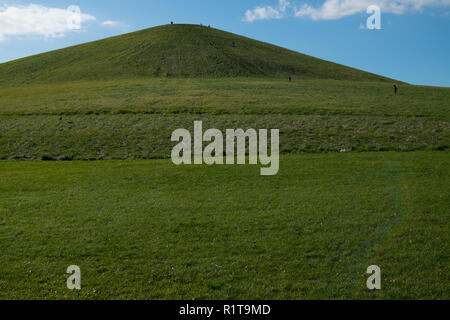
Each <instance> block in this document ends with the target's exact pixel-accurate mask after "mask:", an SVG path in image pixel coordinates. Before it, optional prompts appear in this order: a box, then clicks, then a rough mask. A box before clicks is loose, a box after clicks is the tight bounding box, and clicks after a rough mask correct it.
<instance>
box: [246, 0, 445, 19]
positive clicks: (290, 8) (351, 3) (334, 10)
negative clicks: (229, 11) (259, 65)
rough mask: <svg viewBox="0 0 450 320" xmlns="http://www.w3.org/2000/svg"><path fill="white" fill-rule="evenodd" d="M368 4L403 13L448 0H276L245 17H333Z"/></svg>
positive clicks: (355, 11) (345, 15) (344, 15)
mask: <svg viewBox="0 0 450 320" xmlns="http://www.w3.org/2000/svg"><path fill="white" fill-rule="evenodd" d="M370 5H377V6H379V7H380V8H381V11H382V12H383V13H393V14H405V13H408V12H417V11H419V12H420V11H422V10H423V9H424V8H426V7H447V6H450V0H325V1H324V2H323V4H322V5H320V6H318V7H314V6H311V5H309V4H303V5H301V6H300V7H299V8H297V7H296V6H295V5H293V4H291V3H289V2H286V1H285V0H280V3H279V6H278V7H277V8H276V9H274V8H272V7H271V6H265V7H258V8H255V9H254V10H247V12H246V19H245V20H246V21H249V22H253V21H255V20H258V19H274V18H276V19H281V18H283V17H286V16H295V17H309V18H311V19H313V20H337V19H341V18H343V17H347V16H351V15H354V14H358V13H363V12H365V11H366V9H367V8H368V7H369V6H370ZM268 13H271V14H268Z"/></svg>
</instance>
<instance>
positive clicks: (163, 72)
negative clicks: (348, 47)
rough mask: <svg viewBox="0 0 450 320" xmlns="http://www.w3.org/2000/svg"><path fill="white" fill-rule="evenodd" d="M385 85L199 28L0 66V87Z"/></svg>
mask: <svg viewBox="0 0 450 320" xmlns="http://www.w3.org/2000/svg"><path fill="white" fill-rule="evenodd" d="M289 75H292V76H294V77H296V78H308V79H311V78H313V79H338V80H358V81H360V80H365V81H386V80H387V79H386V78H384V77H381V76H378V75H374V74H370V73H366V72H363V71H360V70H356V69H352V68H349V67H345V66H342V65H338V64H334V63H331V62H328V61H324V60H320V59H316V58H313V57H310V56H306V55H303V54H300V53H297V52H294V51H290V50H287V49H284V48H280V47H277V46H274V45H271V44H267V43H263V42H260V41H256V40H252V39H249V38H245V37H242V36H238V35H235V34H232V33H228V32H224V31H220V30H217V29H213V28H208V27H203V26H199V25H165V26H160V27H155V28H150V29H146V30H142V31H138V32H134V33H130V34H125V35H121V36H117V37H112V38H108V39H104V40H100V41H95V42H91V43H86V44H82V45H78V46H74V47H70V48H65V49H62V50H57V51H53V52H48V53H43V54H39V55H36V56H32V57H28V58H24V59H19V60H16V61H11V62H8V63H5V64H1V65H0V85H20V84H25V83H43V82H44V83H45V82H55V81H73V80H111V79H117V78H121V79H122V78H130V77H131V78H135V77H215V78H220V77H288V76H289Z"/></svg>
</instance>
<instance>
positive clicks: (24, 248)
mask: <svg viewBox="0 0 450 320" xmlns="http://www.w3.org/2000/svg"><path fill="white" fill-rule="evenodd" d="M448 176H449V166H448V155H447V154H446V153H440V152H415V153H365V154H329V155H323V154H321V155H295V156H293V155H291V156H283V157H282V158H281V170H280V173H279V175H278V176H274V177H261V176H260V175H259V169H258V168H257V167H256V166H213V167H204V166H194V167H193V166H188V167H175V166H174V165H173V164H172V163H171V162H170V161H169V160H158V161H113V162H110V161H101V162H95V163H89V162H59V163H45V162H0V180H1V184H0V191H1V193H2V201H1V202H0V245H1V248H2V254H1V256H0V265H1V269H0V270H1V272H0V298H8V299H18V298H26V299H39V298H42V299H60V298H70V299H73V298H83V299H93V298H99V299H113V298H114V299H116V298H130V299H135V298H137V299H167V298H175V299H179V298H180V299H193V298H195V299H202V298H208V299H209V298H211V299H212V298H214V299H216V298H226V299H228V298H245V299H249V298H268V299H273V298H288V299H304V298H337V299H341V298H396V299H399V298H421V299H424V298H440V299H448V298H449V296H448V293H449V290H448V281H447V280H446V276H447V275H448V273H449V272H450V270H449V265H450V264H449V262H450V261H449V252H448V243H449V240H450V239H449V235H450V230H449V224H448V222H449V218H450V216H449V215H450V212H449V210H448V203H449V201H450V199H449V194H448V190H449V188H450V181H449V179H448ZM71 264H76V265H79V266H80V267H81V270H82V286H83V288H82V290H81V291H80V292H76V293H74V292H70V291H69V290H67V289H66V287H65V280H66V279H67V275H66V274H65V270H66V268H67V267H68V266H69V265H71ZM372 264H377V265H379V266H381V268H382V279H383V284H382V285H383V289H382V290H381V291H377V292H368V291H367V289H366V288H365V280H366V279H367V275H366V274H365V271H366V269H367V267H368V266H369V265H372Z"/></svg>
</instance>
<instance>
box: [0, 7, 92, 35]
mask: <svg viewBox="0 0 450 320" xmlns="http://www.w3.org/2000/svg"><path fill="white" fill-rule="evenodd" d="M73 16H74V13H73V12H72V11H70V10H69V9H59V8H48V7H45V6H41V5H36V4H30V5H27V6H0V41H1V40H5V39H7V38H8V37H10V36H26V35H39V36H44V37H47V38H57V37H63V36H65V34H66V33H67V32H69V31H74V30H75V29H76V28H74V27H73V19H72V18H73ZM71 21H72V22H71ZM79 21H80V23H81V24H82V23H85V22H89V21H96V18H95V17H94V16H92V15H90V14H85V13H80V14H79Z"/></svg>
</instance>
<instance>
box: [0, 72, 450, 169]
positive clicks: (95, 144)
mask: <svg viewBox="0 0 450 320" xmlns="http://www.w3.org/2000/svg"><path fill="white" fill-rule="evenodd" d="M449 111H450V89H448V88H431V87H417V86H401V87H400V93H399V94H398V95H397V96H394V94H393V90H392V87H391V84H383V83H373V82H350V81H333V80H296V81H293V82H288V81H285V80H276V79H185V80H183V79H171V80H161V79H141V80H127V81H109V82H80V83H70V84H68V83H67V84H53V85H35V86H34V85H33V86H23V87H19V88H3V89H0V128H1V130H0V159H29V160H40V159H54V160H70V159H71V160H86V159H100V160H101V159H149V158H167V157H169V156H170V150H171V147H172V146H173V144H172V143H171V142H170V135H171V133H172V132H173V131H174V130H175V129H177V128H191V127H192V126H193V122H194V120H203V121H204V126H205V128H218V129H222V130H223V129H226V128H238V127H242V128H243V129H247V128H256V129H259V128H278V129H280V132H281V138H280V140H281V151H282V152H283V153H292V152H294V153H295V152H337V151H341V150H346V151H414V150H448V148H449V145H450V123H449V114H450V112H449Z"/></svg>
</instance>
